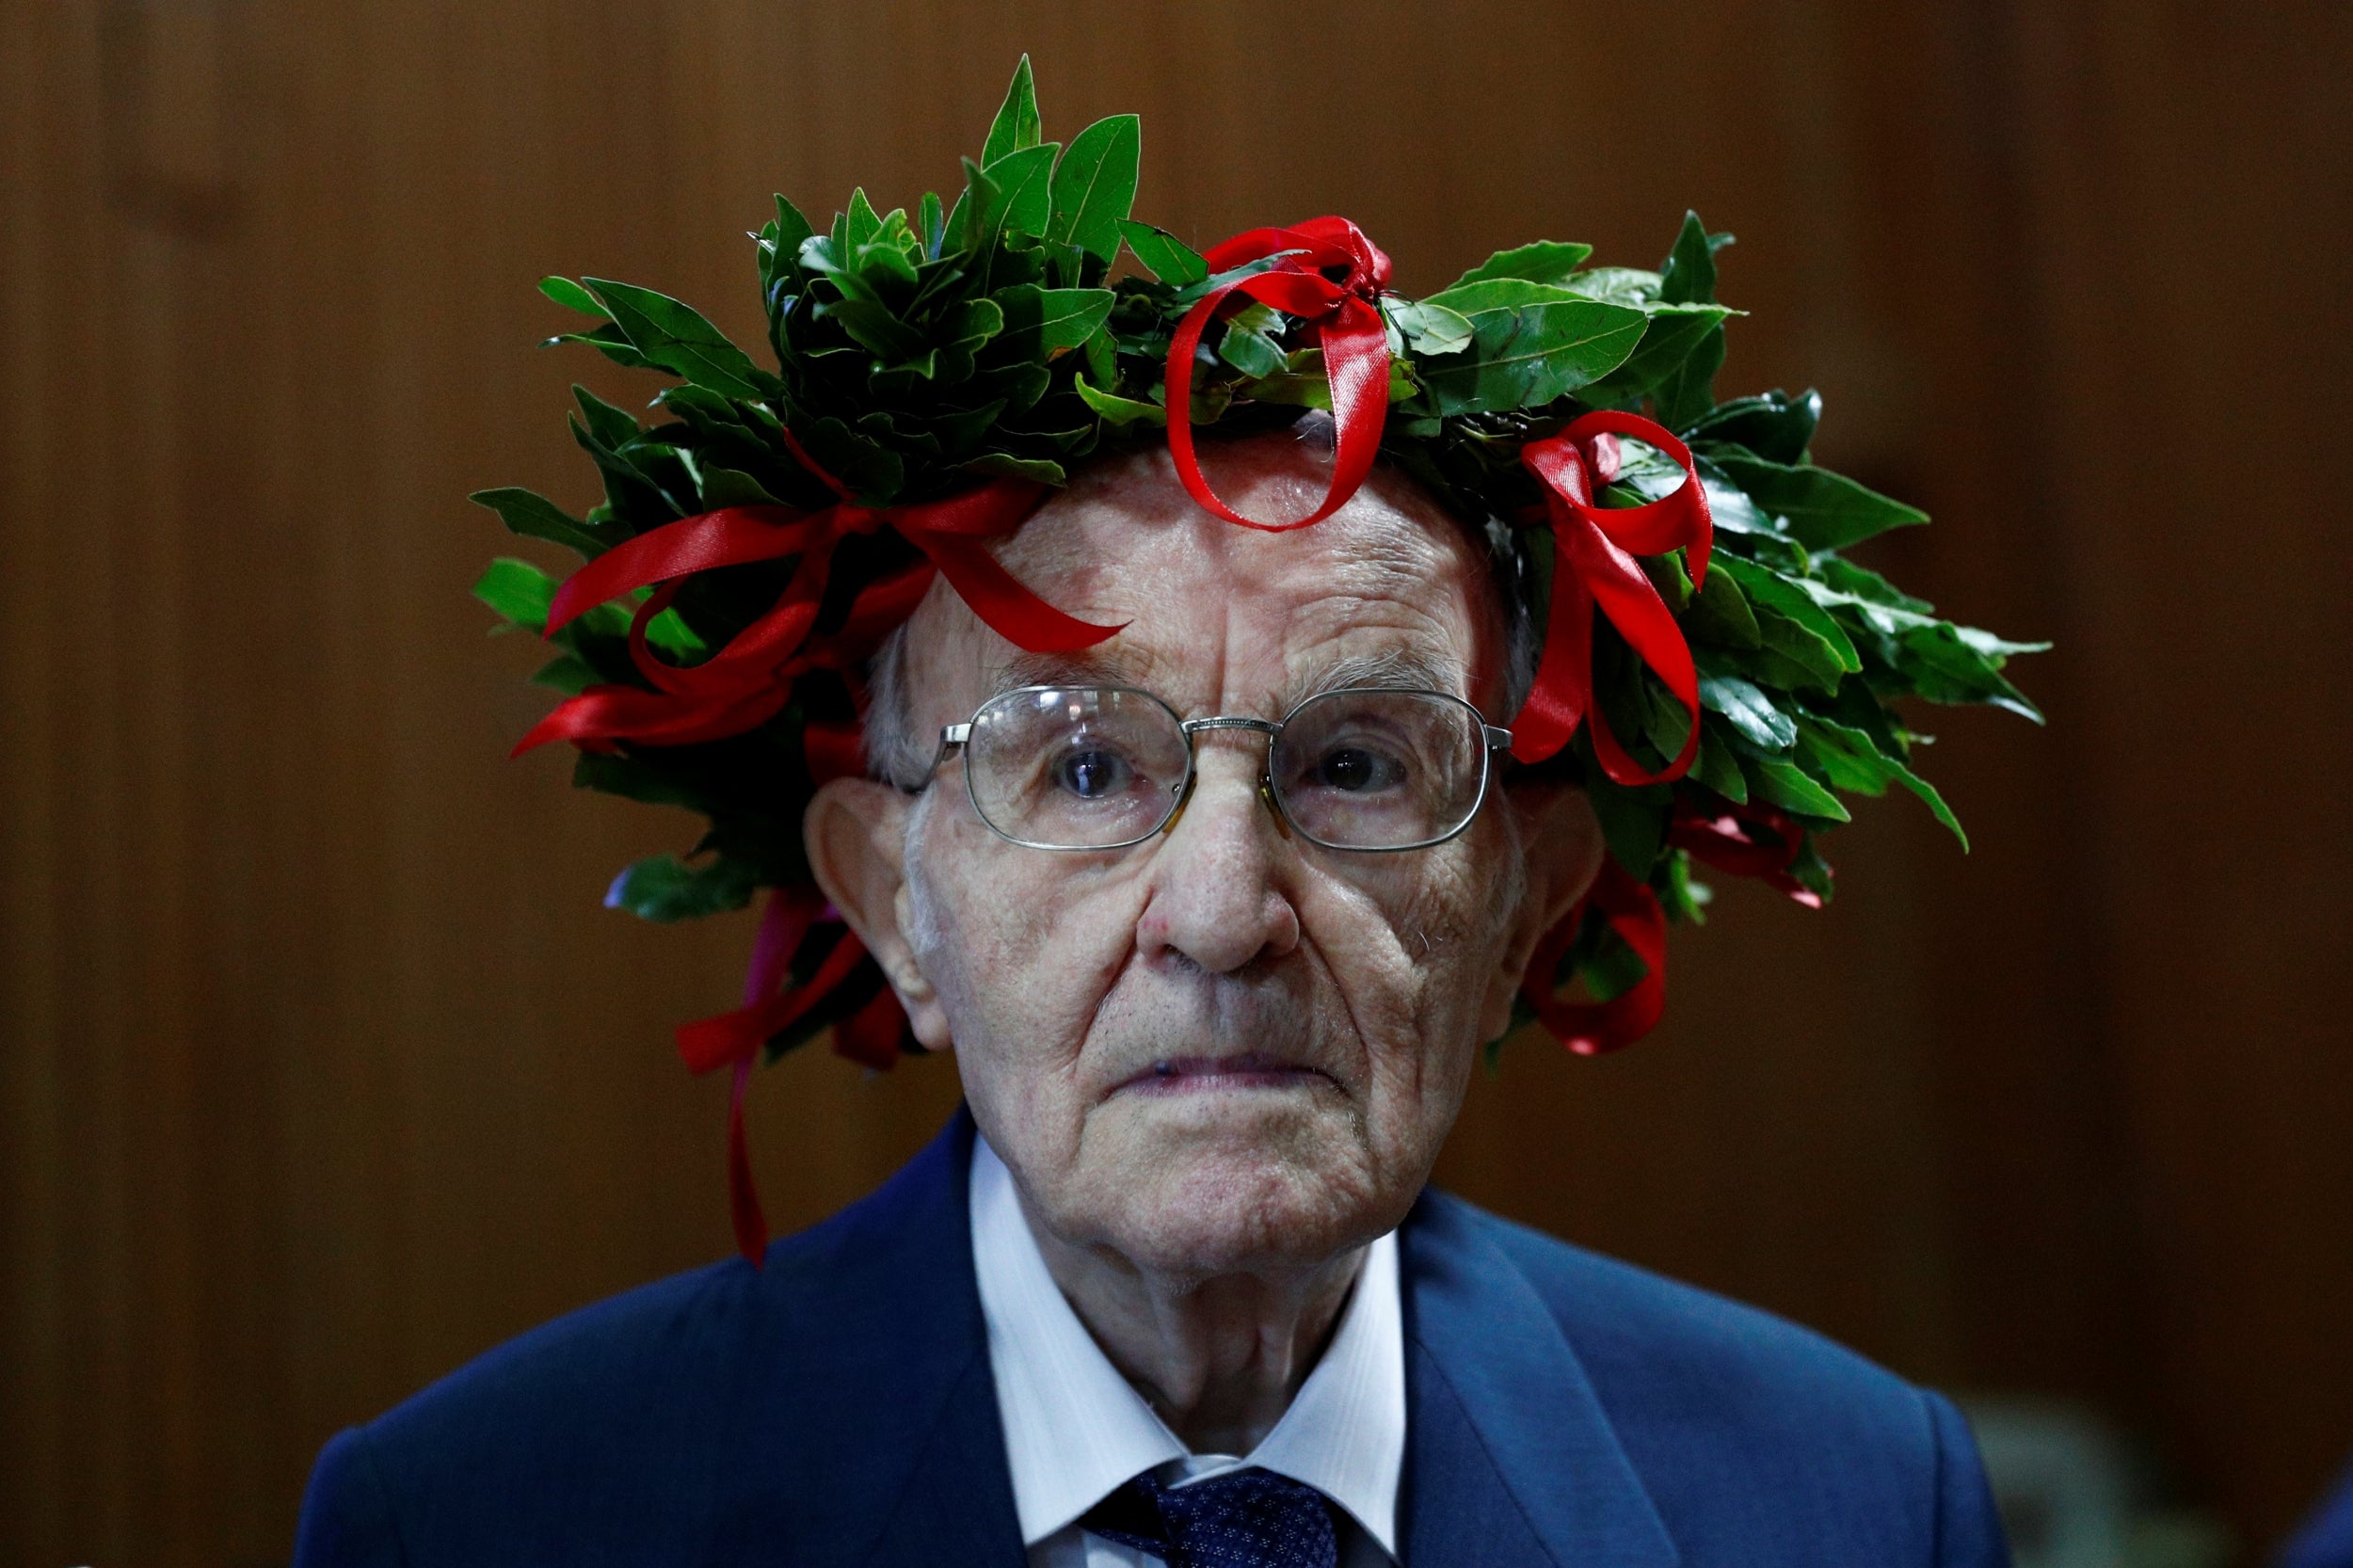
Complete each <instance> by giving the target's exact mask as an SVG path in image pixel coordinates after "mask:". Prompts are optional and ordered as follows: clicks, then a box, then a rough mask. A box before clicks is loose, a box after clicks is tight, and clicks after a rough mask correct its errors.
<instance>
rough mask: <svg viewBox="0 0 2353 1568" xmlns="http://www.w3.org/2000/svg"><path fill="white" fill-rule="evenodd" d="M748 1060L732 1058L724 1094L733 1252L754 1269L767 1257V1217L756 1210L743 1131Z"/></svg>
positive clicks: (756, 1197)
mask: <svg viewBox="0 0 2353 1568" xmlns="http://www.w3.org/2000/svg"><path fill="white" fill-rule="evenodd" d="M751 1080H752V1059H751V1058H750V1057H748V1056H741V1057H738V1058H736V1062H735V1080H734V1083H733V1085H732V1086H731V1087H730V1088H729V1089H728V1219H729V1220H730V1221H731V1222H733V1224H734V1226H735V1250H736V1251H737V1252H739V1253H742V1254H743V1255H744V1262H746V1263H749V1264H750V1265H751V1266H752V1267H753V1268H755V1269H757V1268H759V1267H760V1264H761V1262H762V1261H763V1260H764V1259H765V1258H766V1257H767V1256H768V1217H767V1215H766V1214H764V1213H762V1212H761V1211H760V1187H759V1185H758V1183H756V1182H755V1181H754V1180H753V1179H752V1151H751V1140H750V1138H749V1136H748V1135H747V1134H746V1132H745V1131H744V1091H745V1090H746V1089H748V1088H749V1087H750V1085H751Z"/></svg>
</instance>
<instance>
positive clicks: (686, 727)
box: [515, 433, 1119, 756]
mask: <svg viewBox="0 0 2353 1568" xmlns="http://www.w3.org/2000/svg"><path fill="white" fill-rule="evenodd" d="M785 440H786V441H787V443H788V444H790V445H792V448H793V451H794V455H795V456H801V454H800V449H799V443H798V442H795V441H793V440H792V437H791V435H790V433H788V434H787V435H786V438H785ZM802 462H803V464H804V466H806V467H807V468H808V469H809V471H810V472H813V473H816V474H817V475H818V477H820V478H821V479H824V481H825V483H826V484H827V485H829V486H831V487H832V488H834V490H835V491H836V493H837V494H840V496H842V498H843V499H842V500H841V502H840V504H837V505H833V506H829V507H827V508H825V509H824V511H820V512H801V511H797V510H795V509H793V508H792V507H790V506H728V507H724V508H722V509H721V510H719V511H715V512H704V513H701V514H699V515H697V516H695V517H691V518H681V519H680V520H678V521H676V522H671V523H665V524H664V525H663V526H662V527H660V528H656V529H653V530H652V531H650V532H648V533H645V534H640V535H638V536H636V537H635V538H633V539H631V540H629V541H628V542H627V543H625V544H620V545H616V546H615V547H614V548H613V549H611V550H609V551H607V552H604V553H603V554H601V555H600V556H598V557H597V558H596V559H595V560H593V561H590V562H589V563H588V564H587V565H585V566H584V567H582V568H580V569H579V570H578V571H576V572H574V573H573V574H572V575H571V576H570V577H569V578H568V579H567V580H566V581H565V583H564V585H563V586H562V587H561V588H559V589H557V590H556V594H555V600H554V602H553V604H552V605H551V606H550V608H549V612H548V625H547V631H548V634H549V635H551V636H552V635H553V634H554V633H555V632H558V631H560V630H562V629H563V628H564V627H565V626H567V625H568V624H570V623H571V622H572V621H573V620H575V619H577V618H578V617H579V616H583V615H584V614H586V613H587V612H588V611H589V610H591V609H594V608H595V607H596V606H598V605H600V604H602V603H605V602H607V601H609V600H615V599H618V598H620V597H621V596H622V595H623V594H628V593H633V592H635V591H636V590H637V589H639V588H644V587H651V586H654V585H655V584H660V586H659V587H656V588H655V591H654V592H653V594H652V595H651V596H649V597H648V599H647V600H646V601H645V602H644V603H642V604H640V605H638V607H637V613H636V615H635V616H632V619H631V622H630V632H629V651H630V658H631V660H632V662H633V663H634V664H636V666H637V671H638V673H639V674H640V675H642V676H644V677H645V678H646V680H647V681H648V683H650V684H651V685H652V686H653V688H654V689H653V690H652V691H646V690H643V689H641V688H639V687H635V686H621V685H600V686H591V687H589V688H588V689H587V690H586V691H584V692H582V693H581V694H580V695H579V696H574V697H571V698H569V699H568V700H567V701H565V702H563V703H562V704H560V705H559V706H558V707H557V708H556V709H555V711H554V712H552V713H550V714H549V715H548V716H547V717H546V718H544V719H542V720H540V721H539V723H538V724H537V725H536V727H534V728H533V729H532V731H531V733H529V734H528V735H525V736H524V737H523V738H522V740H521V742H520V743H519V744H517V745H516V747H515V754H516V755H517V756H520V755H521V754H522V753H524V752H526V751H529V750H531V749H532V748H533V747H534V746H538V745H544V744H547V743H548V742H550V741H558V740H563V741H570V742H572V743H574V744H578V745H582V746H585V747H588V748H590V749H610V748H611V746H612V744H613V743H614V742H616V741H618V740H631V741H639V742H643V743H646V744H653V745H685V744H690V743H693V742H696V741H711V740H717V739H720V738H721V737H723V736H728V735H738V734H741V733H743V732H744V730H746V729H750V728H755V727H757V726H759V725H761V724H764V723H766V722H767V721H768V720H769V719H771V718H773V717H775V716H776V713H777V712H779V711H780V710H781V709H782V708H783V707H784V704H785V702H786V700H787V699H788V698H789V697H790V696H791V693H792V679H793V678H794V677H795V676H797V675H799V674H800V673H801V672H802V671H804V670H808V669H816V668H830V669H848V668H850V667H852V666H853V665H854V664H856V661H857V660H858V659H861V658H863V657H865V656H866V655H867V654H868V653H871V652H872V649H873V646H874V645H875V644H876V643H878V642H879V641H880V640H881V638H882V635H883V634H884V633H885V632H888V631H889V630H890V628H891V627H893V626H895V625H897V624H898V623H899V622H901V621H903V620H904V619H905V618H906V617H907V616H908V615H909V614H911V613H912V612H913V611H914V608H915V606H916V604H917V602H918V601H920V600H921V598H922V596H923V593H924V590H925V589H927V588H928V587H930V585H931V578H932V573H933V571H935V570H936V571H938V572H939V573H940V574H941V575H943V576H945V577H946V578H947V579H948V581H949V583H950V584H951V585H952V586H953V587H954V588H955V590H956V592H957V593H958V594H959V595H960V596H961V597H962V598H963V600H964V601H965V603H967V604H968V605H969V606H971V609H972V613H973V614H974V615H976V616H980V618H981V619H982V620H983V621H984V622H986V623H987V624H988V625H989V626H990V627H991V628H993V629H994V630H995V631H996V632H998V633H999V635H1000V636H1002V637H1004V638H1005V640H1006V641H1008V642H1011V643H1013V644H1015V645H1016V646H1017V647H1019V648H1026V649H1028V650H1029V651H1030V652H1032V653H1067V652H1072V651H1075V650H1076V649H1079V648H1088V647H1092V646H1093V645H1094V644H1096V643H1099V642H1101V641H1102V640H1103V639H1104V638H1106V637H1108V636H1110V635H1112V633H1113V632H1117V631H1118V630H1119V628H1118V627H1116V626H1096V625H1094V624H1092V623H1091V622H1087V621H1082V620H1078V619H1075V618H1073V617H1072V616H1066V615H1064V614H1063V613H1062V612H1061V611H1060V610H1057V609H1055V608H1054V607H1053V606H1052V605H1050V604H1048V603H1047V602H1046V601H1045V600H1041V599H1039V598H1038V597H1037V596H1036V595H1035V594H1033V593H1032V592H1031V591H1030V590H1029V589H1028V588H1026V587H1024V586H1022V584H1020V583H1019V582H1018V581H1017V580H1016V578H1015V577H1014V575H1013V574H1012V573H1011V572H1009V571H1007V570H1006V569H1005V568H1003V567H1002V566H1000V565H999V564H998V561H997V558H996V557H995V556H993V555H991V554H990V553H989V552H988V551H987V549H986V547H985V546H984V544H983V542H982V541H983V540H984V539H988V538H992V537H996V536H1002V535H1006V534H1010V533H1012V532H1013V531H1014V530H1015V529H1016V528H1018V527H1020V525H1021V524H1022V522H1023V521H1024V520H1027V519H1028V517H1029V516H1030V514H1031V513H1032V512H1034V511H1035V510H1037V508H1038V504H1040V503H1041V502H1043V501H1044V500H1045V499H1046V493H1047V489H1046V487H1045V486H1043V485H1039V484H1035V483H1033V482H1032V481H1029V480H1024V479H992V480H990V481H988V482H987V483H985V484H983V485H980V486H977V487H975V488H972V489H969V490H966V491H963V492H961V493H960V494H957V495H953V496H950V497H949V498H948V499H946V500H944V501H931V502H921V503H918V504H911V505H901V506H887V507H868V506H860V505H857V504H855V503H854V502H852V501H851V500H850V499H849V492H848V491H847V490H846V489H844V488H842V487H841V486H840V484H839V483H838V482H837V481H835V480H834V479H833V478H832V476H831V475H829V474H826V473H825V472H824V470H822V469H820V468H818V467H817V465H816V464H814V463H812V462H809V461H808V458H807V457H806V456H802ZM885 525H888V526H889V527H891V528H894V529H896V530H897V531H898V532H899V534H900V535H901V536H903V537H904V538H905V539H906V540H907V541H908V542H909V543H911V544H913V545H914V546H915V547H916V548H917V549H919V550H920V551H921V552H923V554H924V555H925V557H926V558H927V559H926V561H925V562H924V563H919V564H917V565H915V566H912V567H910V568H907V569H905V570H904V571H901V572H897V573H894V574H892V575H891V576H888V577H885V578H882V579H879V580H877V581H876V582H874V583H872V584H868V585H867V586H866V587H864V588H863V589H861V590H859V593H858V595H857V598H856V600H853V601H852V604H851V608H850V614H849V616H848V619H847V621H846V622H845V623H844V625H843V626H842V628H841V630H840V632H837V633H835V634H834V635H833V636H831V637H829V638H826V639H824V645H823V646H822V647H819V646H812V645H811V644H810V638H809V632H810V631H811V629H812V628H813V627H814V626H815V624H816V620H817V612H818V607H819V605H820V603H821V602H822V601H823V600H824V593H825V582H826V578H827V575H828V573H829V572H830V570H831V568H832V565H833V553H834V548H835V546H836V545H838V544H839V543H840V541H841V540H842V539H843V538H845V537H847V536H850V535H853V534H871V533H872V532H873V531H874V530H875V529H877V528H880V527H883V526H885ZM785 556H797V557H799V561H798V564H797V565H796V566H795V567H794V568H793V571H792V579H791V581H790V582H788V583H787V584H785V587H784V591H783V592H782V593H781V594H779V595H778V596H777V599H776V604H775V605H774V606H773V607H772V608H770V609H769V610H768V612H767V613H766V614H764V615H762V616H760V618H759V619H758V620H755V621H754V622H752V624H751V625H749V626H747V627H745V628H744V630H743V631H742V632H738V633H736V635H735V636H734V637H733V638H731V639H730V640H729V641H728V643H727V645H726V646H725V647H723V648H720V649H719V650H718V651H717V652H716V653H713V654H712V656H711V657H710V658H709V659H706V660H704V661H703V662H702V663H701V664H691V665H683V666H681V665H678V664H666V663H664V661H662V660H661V659H658V658H656V657H655V656H654V654H653V652H652V650H651V649H650V648H648V646H647V643H646V628H647V625H648V623H649V622H650V621H651V620H652V619H653V617H654V616H658V615H660V614H661V613H662V612H663V611H664V609H666V608H668V606H669V603H670V600H672V599H673V598H674V597H676V595H677V592H678V588H679V585H680V580H681V579H683V578H686V577H690V576H692V575H694V574H695V573H696V572H701V571H710V570H712V569H714V568H719V567H732V566H743V565H745V564H747V563H750V562H754V561H774V560H778V559H781V558H783V557H785Z"/></svg>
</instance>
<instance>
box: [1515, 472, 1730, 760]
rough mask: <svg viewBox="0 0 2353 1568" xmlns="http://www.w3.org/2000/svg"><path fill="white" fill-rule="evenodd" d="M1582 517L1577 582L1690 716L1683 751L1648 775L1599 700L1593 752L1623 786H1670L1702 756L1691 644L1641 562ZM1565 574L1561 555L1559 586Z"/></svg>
mask: <svg viewBox="0 0 2353 1568" xmlns="http://www.w3.org/2000/svg"><path fill="white" fill-rule="evenodd" d="M1577 513H1578V516H1579V518H1580V520H1582V521H1584V522H1585V523H1586V525H1587V526H1586V527H1585V528H1583V529H1582V530H1578V531H1577V532H1575V533H1573V534H1572V535H1571V536H1570V538H1571V549H1572V550H1573V552H1575V566H1576V569H1577V576H1578V578H1579V579H1580V580H1581V581H1582V582H1583V583H1584V584H1585V585H1586V587H1587V589H1588V590H1589V591H1590V592H1591V593H1592V594H1593V599H1594V600H1595V602H1596V603H1597V604H1598V605H1599V606H1600V608H1601V612H1602V614H1603V615H1605V616H1609V623H1610V624H1611V625H1612V626H1614V627H1616V628H1617V629H1618V633H1619V635H1620V636H1623V637H1624V638H1625V641H1626V646H1627V647H1628V648H1632V649H1633V650H1634V652H1635V655H1636V657H1638V658H1640V659H1641V661H1642V663H1643V664H1647V665H1649V666H1650V667H1651V669H1653V670H1654V671H1656V672H1657V676H1658V678H1659V680H1662V681H1664V682H1665V683H1666V686H1667V690H1668V691H1669V692H1671V693H1673V695H1674V697H1675V700H1676V701H1678V702H1680V703H1682V704H1683V711H1684V712H1686V713H1688V714H1689V715H1690V727H1689V729H1688V730H1687V731H1686V732H1685V735H1684V741H1683V749H1682V750H1681V751H1680V752H1679V753H1678V754H1677V755H1676V756H1675V758H1674V759H1673V760H1672V761H1670V762H1669V763H1668V764H1667V765H1666V766H1665V767H1664V768H1662V769H1660V770H1659V771H1658V772H1657V773H1649V772H1646V771H1644V769H1643V768H1642V766H1641V764H1640V763H1639V762H1637V761H1635V760H1634V759H1633V758H1632V757H1630V756H1628V755H1627V754H1626V752H1625V748H1624V747H1622V746H1620V745H1619V744H1618V743H1617V737H1616V736H1615V735H1612V734H1611V733H1610V732H1609V724H1608V721H1607V720H1605V719H1604V718H1603V717H1602V712H1601V705H1600V703H1598V702H1595V703H1594V704H1593V749H1594V753H1595V755H1596V756H1597V757H1599V758H1600V760H1601V764H1602V769H1603V771H1604V772H1606V773H1608V774H1609V776H1610V777H1611V778H1613V779H1615V780H1616V781H1617V782H1619V783H1621V784H1624V785H1627V786H1629V787H1634V786H1639V785H1643V784H1665V783H1670V782H1672V781H1673V780H1674V779H1678V778H1681V777H1682V776H1684V775H1685V774H1687V773H1689V772H1690V771H1691V763H1692V761H1693V760H1695V759H1696V758H1697V757H1698V756H1699V749H1700V678H1699V671H1698V669H1697V668H1696V667H1695V666H1694V665H1693V664H1692V663H1691V645H1690V644H1689V643H1688V642H1686V641H1684V637H1683V629H1682V628H1681V627H1680V626H1677V625H1676V624H1675V617H1674V612H1673V611H1672V610H1670V609H1668V608H1667V601H1666V600H1663V599H1661V598H1659V597H1658V589H1657V586H1655V585H1654V584H1652V582H1651V580H1650V578H1649V576H1648V575H1647V574H1646V573H1644V572H1643V570H1642V568H1641V563H1640V562H1638V561H1636V560H1635V559H1634V557H1633V556H1632V555H1630V554H1628V553H1627V552H1625V550H1623V549H1621V548H1620V547H1619V546H1618V545H1617V544H1615V543H1614V542H1612V541H1611V540H1610V538H1609V536H1608V535H1606V534H1604V533H1603V532H1602V530H1601V528H1600V526H1599V525H1598V524H1597V523H1596V522H1595V520H1594V517H1593V514H1592V513H1591V512H1588V511H1586V510H1585V509H1584V508H1582V507H1580V508H1577ZM1560 570H1561V568H1560V565H1559V561H1558V557H1556V558H1555V565H1554V567H1553V580H1554V582H1556V583H1558V582H1559V581H1560ZM1555 591H1556V592H1557V591H1558V590H1557V589H1556V590H1555ZM1546 652H1547V653H1549V652H1550V649H1546Z"/></svg>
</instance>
